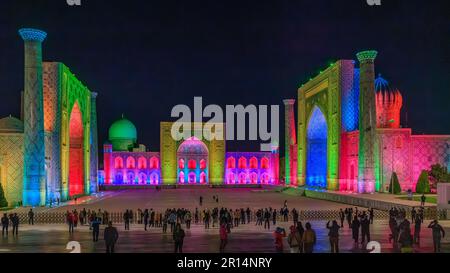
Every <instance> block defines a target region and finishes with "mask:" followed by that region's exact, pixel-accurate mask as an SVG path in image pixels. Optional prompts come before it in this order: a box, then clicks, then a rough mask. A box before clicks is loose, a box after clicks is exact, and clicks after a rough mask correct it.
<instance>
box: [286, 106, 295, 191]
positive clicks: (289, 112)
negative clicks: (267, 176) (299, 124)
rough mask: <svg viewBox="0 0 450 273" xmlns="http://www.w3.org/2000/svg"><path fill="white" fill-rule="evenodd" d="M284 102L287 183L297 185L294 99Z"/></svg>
mask: <svg viewBox="0 0 450 273" xmlns="http://www.w3.org/2000/svg"><path fill="white" fill-rule="evenodd" d="M283 102H284V124H285V126H284V140H285V141H284V150H285V151H284V154H285V158H284V159H285V170H286V172H285V175H286V182H285V183H286V185H297V156H296V155H297V136H296V133H295V118H294V104H295V100H294V99H287V100H283Z"/></svg>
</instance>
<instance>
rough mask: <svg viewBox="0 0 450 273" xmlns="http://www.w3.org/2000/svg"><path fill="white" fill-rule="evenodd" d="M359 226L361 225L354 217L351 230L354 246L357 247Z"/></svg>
mask: <svg viewBox="0 0 450 273" xmlns="http://www.w3.org/2000/svg"><path fill="white" fill-rule="evenodd" d="M360 226H361V223H360V222H359V220H358V216H355V217H354V218H353V222H352V225H351V228H352V238H353V240H354V242H355V245H356V246H358V240H359V227H360Z"/></svg>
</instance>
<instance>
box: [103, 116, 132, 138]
mask: <svg viewBox="0 0 450 273" xmlns="http://www.w3.org/2000/svg"><path fill="white" fill-rule="evenodd" d="M136 139H137V130H136V126H134V124H133V123H132V122H131V121H129V120H128V119H126V118H124V117H122V118H121V119H119V120H117V121H115V122H114V123H113V124H112V125H111V127H109V140H110V141H113V140H133V141H136Z"/></svg>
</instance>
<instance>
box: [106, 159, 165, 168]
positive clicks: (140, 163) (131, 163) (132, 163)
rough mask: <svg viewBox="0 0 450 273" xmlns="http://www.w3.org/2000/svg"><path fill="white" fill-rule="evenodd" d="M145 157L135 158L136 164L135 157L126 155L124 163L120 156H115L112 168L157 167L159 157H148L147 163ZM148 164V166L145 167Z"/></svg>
mask: <svg viewBox="0 0 450 273" xmlns="http://www.w3.org/2000/svg"><path fill="white" fill-rule="evenodd" d="M147 162H148V161H147V159H146V158H145V157H143V156H141V157H139V158H138V160H137V165H136V159H134V157H132V156H129V157H127V159H126V161H125V164H124V161H123V158H122V157H116V158H115V159H114V168H115V169H124V168H126V169H136V167H137V169H147V168H149V169H159V158H157V157H156V156H154V157H152V158H150V161H149V164H147ZM147 166H148V167H147Z"/></svg>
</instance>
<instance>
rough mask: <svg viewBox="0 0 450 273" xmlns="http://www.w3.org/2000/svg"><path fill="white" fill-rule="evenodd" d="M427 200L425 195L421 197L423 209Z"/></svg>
mask: <svg viewBox="0 0 450 273" xmlns="http://www.w3.org/2000/svg"><path fill="white" fill-rule="evenodd" d="M426 200H427V198H426V197H425V193H422V196H421V197H420V206H421V207H423V206H425V201H426Z"/></svg>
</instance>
